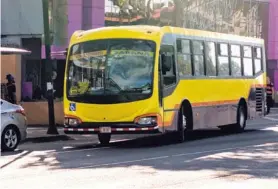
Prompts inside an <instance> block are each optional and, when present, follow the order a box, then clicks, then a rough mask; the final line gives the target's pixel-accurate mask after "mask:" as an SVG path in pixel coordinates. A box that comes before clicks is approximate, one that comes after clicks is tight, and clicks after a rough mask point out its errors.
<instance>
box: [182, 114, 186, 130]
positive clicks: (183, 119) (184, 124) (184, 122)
mask: <svg viewBox="0 0 278 189" xmlns="http://www.w3.org/2000/svg"><path fill="white" fill-rule="evenodd" d="M182 126H183V128H184V129H186V116H185V115H183V116H182Z"/></svg>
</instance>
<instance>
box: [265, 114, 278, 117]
mask: <svg viewBox="0 0 278 189" xmlns="http://www.w3.org/2000/svg"><path fill="white" fill-rule="evenodd" d="M272 116H278V114H269V115H267V117H272Z"/></svg>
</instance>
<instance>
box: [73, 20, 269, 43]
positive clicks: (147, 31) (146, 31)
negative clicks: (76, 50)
mask: <svg viewBox="0 0 278 189" xmlns="http://www.w3.org/2000/svg"><path fill="white" fill-rule="evenodd" d="M123 30H128V31H129V32H131V33H133V35H134V34H140V36H144V35H148V36H150V35H156V36H158V35H159V36H163V35H164V34H166V33H172V34H177V35H185V36H193V37H194V36H195V37H205V38H214V39H222V40H229V41H237V42H247V43H258V44H264V40H263V39H261V38H254V37H245V36H239V35H233V34H224V33H217V32H211V31H204V30H196V29H187V28H179V27H172V26H163V27H159V26H150V25H131V26H109V27H102V28H97V29H91V30H86V31H84V30H79V31H76V32H74V33H73V35H72V39H71V40H73V41H72V43H76V42H77V41H78V42H81V41H86V40H87V39H90V38H93V36H98V35H101V33H103V32H114V33H115V32H119V34H120V33H122V32H123ZM83 37H84V38H85V39H84V40H78V38H83Z"/></svg>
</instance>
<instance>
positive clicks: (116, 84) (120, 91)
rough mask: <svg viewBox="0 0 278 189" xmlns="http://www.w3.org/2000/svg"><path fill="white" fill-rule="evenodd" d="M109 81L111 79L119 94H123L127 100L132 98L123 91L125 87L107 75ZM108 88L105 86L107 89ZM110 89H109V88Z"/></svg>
mask: <svg viewBox="0 0 278 189" xmlns="http://www.w3.org/2000/svg"><path fill="white" fill-rule="evenodd" d="M106 79H107V80H108V81H111V82H112V83H113V85H114V86H115V87H116V88H117V89H118V91H119V94H122V95H123V96H124V97H125V98H126V99H127V100H130V98H129V96H128V95H127V94H125V93H123V89H122V88H121V87H120V86H119V85H118V83H116V81H114V80H113V79H112V78H110V77H107V78H106ZM106 89H107V88H105V90H106ZM108 90H109V89H108Z"/></svg>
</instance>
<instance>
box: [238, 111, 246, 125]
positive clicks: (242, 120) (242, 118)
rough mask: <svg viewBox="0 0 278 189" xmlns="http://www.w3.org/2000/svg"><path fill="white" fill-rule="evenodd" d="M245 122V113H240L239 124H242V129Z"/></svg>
mask: <svg viewBox="0 0 278 189" xmlns="http://www.w3.org/2000/svg"><path fill="white" fill-rule="evenodd" d="M244 121H245V116H244V112H243V111H240V120H239V123H240V126H241V127H244Z"/></svg>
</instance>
